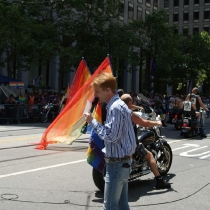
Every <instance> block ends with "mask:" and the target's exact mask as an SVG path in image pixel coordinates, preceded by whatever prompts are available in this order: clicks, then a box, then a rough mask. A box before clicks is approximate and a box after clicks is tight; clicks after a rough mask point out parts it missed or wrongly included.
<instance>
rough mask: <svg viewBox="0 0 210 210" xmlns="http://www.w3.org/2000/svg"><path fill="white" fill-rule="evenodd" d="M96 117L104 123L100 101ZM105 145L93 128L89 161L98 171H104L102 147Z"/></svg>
mask: <svg viewBox="0 0 210 210" xmlns="http://www.w3.org/2000/svg"><path fill="white" fill-rule="evenodd" d="M94 118H95V119H96V120H97V121H98V122H100V123H102V110H101V105H100V102H99V103H98V104H97V106H96V109H95V113H94ZM103 147H104V143H103V141H102V140H101V139H100V138H99V136H98V135H97V134H96V133H95V132H94V131H93V130H92V131H91V133H90V139H89V147H88V149H87V162H88V163H89V164H90V165H91V166H92V167H93V168H95V169H97V170H98V171H101V172H102V171H103V168H104V153H103V152H102V149H103Z"/></svg>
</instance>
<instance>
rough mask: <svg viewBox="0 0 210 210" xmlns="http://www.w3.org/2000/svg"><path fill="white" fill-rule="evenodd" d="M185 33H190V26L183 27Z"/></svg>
mask: <svg viewBox="0 0 210 210" xmlns="http://www.w3.org/2000/svg"><path fill="white" fill-rule="evenodd" d="M183 34H184V35H188V34H189V28H188V27H187V26H185V27H183Z"/></svg>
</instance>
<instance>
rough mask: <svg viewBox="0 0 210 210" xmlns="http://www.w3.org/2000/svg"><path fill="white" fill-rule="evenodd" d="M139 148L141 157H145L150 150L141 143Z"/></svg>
mask: <svg viewBox="0 0 210 210" xmlns="http://www.w3.org/2000/svg"><path fill="white" fill-rule="evenodd" d="M138 149H139V155H140V157H141V158H144V157H145V156H146V154H147V153H148V150H147V149H146V148H145V147H144V145H143V144H141V143H140V144H139V145H138Z"/></svg>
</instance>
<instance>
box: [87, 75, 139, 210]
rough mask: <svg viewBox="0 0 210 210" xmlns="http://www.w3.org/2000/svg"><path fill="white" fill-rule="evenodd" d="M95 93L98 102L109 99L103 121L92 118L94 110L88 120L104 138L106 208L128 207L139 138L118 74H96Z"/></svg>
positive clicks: (127, 208) (93, 83)
mask: <svg viewBox="0 0 210 210" xmlns="http://www.w3.org/2000/svg"><path fill="white" fill-rule="evenodd" d="M92 86H93V89H94V95H95V97H97V98H98V99H99V102H105V103H107V106H106V110H107V115H106V121H105V122H104V125H102V124H100V123H99V122H98V121H97V120H96V119H93V117H92V114H91V113H86V114H85V120H86V122H87V123H89V124H90V125H91V127H92V128H93V130H94V132H95V133H97V134H98V136H99V137H100V138H101V139H102V140H104V145H105V148H104V149H103V151H104V153H105V162H106V176H105V189H104V204H103V209H106V210H115V209H124V210H129V209H130V208H129V204H128V178H129V176H130V172H131V162H132V155H133V154H134V152H135V149H136V139H135V134H134V130H133V125H132V119H131V112H130V110H129V109H128V107H127V105H126V104H125V103H124V102H123V101H122V100H121V99H120V97H119V95H118V93H117V91H116V90H117V88H116V87H117V82H116V78H115V77H113V76H112V75H110V74H108V73H101V74H99V75H97V76H96V77H95V78H94V79H93V82H92Z"/></svg>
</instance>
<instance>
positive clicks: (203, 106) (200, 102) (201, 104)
mask: <svg viewBox="0 0 210 210" xmlns="http://www.w3.org/2000/svg"><path fill="white" fill-rule="evenodd" d="M198 101H199V104H200V106H201V107H202V108H203V109H204V110H205V111H209V109H208V108H207V107H205V105H204V104H203V102H202V100H201V97H198Z"/></svg>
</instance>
